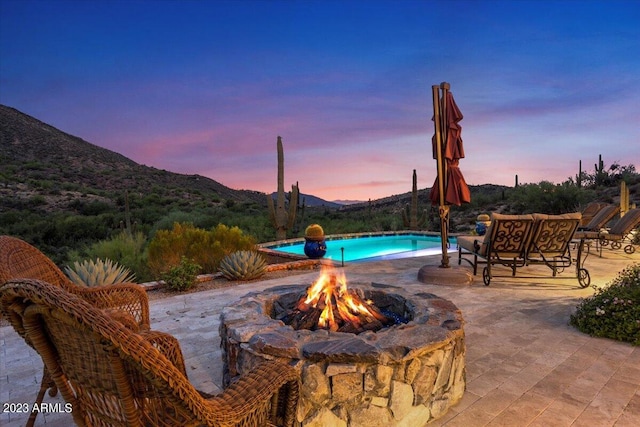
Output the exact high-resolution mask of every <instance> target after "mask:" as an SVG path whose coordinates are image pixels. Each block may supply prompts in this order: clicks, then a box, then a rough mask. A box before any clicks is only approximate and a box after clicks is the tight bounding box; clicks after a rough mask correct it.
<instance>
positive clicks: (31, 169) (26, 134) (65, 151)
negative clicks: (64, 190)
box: [0, 105, 264, 203]
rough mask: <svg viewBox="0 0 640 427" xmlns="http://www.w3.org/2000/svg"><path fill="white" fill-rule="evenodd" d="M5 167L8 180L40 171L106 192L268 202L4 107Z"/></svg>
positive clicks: (1, 155) (0, 131) (0, 153)
mask: <svg viewBox="0 0 640 427" xmlns="http://www.w3.org/2000/svg"><path fill="white" fill-rule="evenodd" d="M0 166H1V167H2V171H3V175H4V178H5V181H9V183H11V182H24V180H25V179H33V178H34V175H35V177H36V178H37V177H40V178H48V179H53V180H59V182H65V183H75V184H82V185H85V186H89V187H94V188H96V189H101V190H111V191H114V190H115V191H124V190H126V189H128V190H130V191H140V192H147V191H150V190H151V189H152V188H153V187H156V188H157V187H158V186H169V187H172V188H174V189H179V188H180V187H183V188H190V189H193V190H198V191H201V192H203V194H209V195H212V194H215V195H218V196H219V197H220V198H223V199H232V200H237V201H255V202H260V203H262V202H264V194H263V193H260V192H256V191H247V190H233V189H231V188H229V187H226V186H224V185H222V184H220V183H219V182H217V181H214V180H212V179H210V178H207V177H203V176H200V175H184V174H177V173H172V172H168V171H164V170H159V169H156V168H153V167H149V166H144V165H140V164H138V163H136V162H134V161H133V160H131V159H129V158H127V157H125V156H123V155H121V154H118V153H116V152H113V151H111V150H107V149H105V148H102V147H98V146H97V145H94V144H91V143H89V142H87V141H85V140H83V139H81V138H78V137H75V136H73V135H69V134H67V133H65V132H63V131H60V130H58V129H56V128H54V127H53V126H50V125H48V124H46V123H43V122H41V121H40V120H37V119H35V118H33V117H31V116H29V115H27V114H24V113H22V112H20V111H18V110H16V109H15V108H11V107H7V106H4V105H0ZM7 175H8V176H7Z"/></svg>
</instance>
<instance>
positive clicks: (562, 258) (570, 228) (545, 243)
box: [526, 212, 591, 288]
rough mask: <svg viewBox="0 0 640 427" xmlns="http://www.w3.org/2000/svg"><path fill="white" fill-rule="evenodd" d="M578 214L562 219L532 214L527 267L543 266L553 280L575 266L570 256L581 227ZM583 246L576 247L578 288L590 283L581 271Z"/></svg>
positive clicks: (579, 214)
mask: <svg viewBox="0 0 640 427" xmlns="http://www.w3.org/2000/svg"><path fill="white" fill-rule="evenodd" d="M581 217H582V214H581V213H580V212H575V213H568V214H562V215H545V214H538V213H536V214H533V219H534V225H533V230H532V237H531V242H530V243H529V248H528V249H527V255H526V258H527V265H530V264H543V265H546V266H547V267H549V268H550V269H551V271H552V275H553V277H556V276H557V274H558V272H559V270H563V269H564V268H567V267H570V266H571V265H573V263H574V258H573V257H572V255H571V243H572V241H573V240H574V236H575V233H576V230H577V229H578V225H579V224H580V219H581ZM582 246H583V245H582V242H580V243H579V246H578V251H577V252H578V253H577V256H576V258H575V263H576V278H577V279H578V283H579V284H580V286H581V287H583V288H586V287H588V286H589V284H590V283H591V277H590V275H589V271H588V270H587V269H586V268H583V267H582Z"/></svg>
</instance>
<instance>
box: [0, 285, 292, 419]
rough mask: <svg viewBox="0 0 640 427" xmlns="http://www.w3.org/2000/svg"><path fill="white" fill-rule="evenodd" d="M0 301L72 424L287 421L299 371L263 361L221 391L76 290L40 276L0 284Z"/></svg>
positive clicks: (290, 415) (287, 366) (290, 412)
mask: <svg viewBox="0 0 640 427" xmlns="http://www.w3.org/2000/svg"><path fill="white" fill-rule="evenodd" d="M0 307H1V309H2V311H3V312H5V313H8V314H9V315H10V316H11V317H12V318H14V319H15V321H19V322H22V329H23V330H24V331H25V336H26V338H25V339H28V340H29V342H30V343H31V344H32V345H33V346H34V348H35V349H36V350H37V351H38V353H40V355H41V356H42V359H43V360H44V362H45V364H46V366H47V368H48V370H49V372H51V377H52V378H53V380H54V381H55V383H56V385H57V386H58V389H59V390H60V393H61V394H62V396H63V397H64V399H65V400H66V402H68V403H70V404H71V405H72V408H73V411H72V412H71V415H72V416H73V420H74V421H75V423H76V424H77V425H80V426H89V425H101V426H143V425H153V426H187V425H188V426H195V425H206V426H271V425H279V426H292V425H293V423H294V421H295V412H296V406H297V401H298V387H299V382H298V378H299V376H298V373H297V372H296V370H295V369H294V368H293V367H291V366H289V365H286V364H283V363H281V362H276V361H269V362H265V363H263V364H260V365H258V366H257V367H256V368H255V369H254V370H252V371H251V372H249V373H248V374H246V375H243V376H241V377H240V378H239V379H238V380H237V381H236V382H234V383H232V384H231V385H230V386H229V387H228V388H227V389H226V390H225V391H224V392H223V393H221V394H219V395H217V396H208V395H205V394H203V393H200V392H199V391H197V390H196V389H195V388H194V387H193V385H192V384H191V383H190V382H189V380H188V379H187V377H186V375H185V373H184V371H182V370H181V369H179V368H177V367H176V366H175V364H174V363H173V362H172V361H171V360H170V358H168V357H167V356H166V355H165V354H163V352H162V351H161V350H160V349H158V348H157V347H155V346H153V345H152V344H150V343H149V342H148V341H147V340H146V339H145V337H144V336H143V335H142V334H139V333H136V332H135V331H132V330H131V329H129V328H128V327H126V326H124V325H123V324H122V323H121V322H119V321H117V320H115V319H113V318H112V317H110V316H109V315H108V314H107V313H105V311H104V310H101V309H99V308H96V307H95V306H93V305H91V304H89V303H88V302H87V301H85V300H84V299H83V298H81V297H80V296H79V295H77V294H73V293H69V292H67V291H65V290H64V289H63V288H61V287H57V286H53V285H51V284H49V283H46V282H43V281H39V280H28V279H18V280H12V281H9V282H7V283H5V284H4V285H2V286H1V287H0Z"/></svg>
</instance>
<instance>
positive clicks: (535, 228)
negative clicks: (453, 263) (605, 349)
mask: <svg viewBox="0 0 640 427" xmlns="http://www.w3.org/2000/svg"><path fill="white" fill-rule="evenodd" d="M580 218H581V214H580V213H579V212H577V213H572V214H564V215H544V214H533V215H501V214H496V213H494V214H492V215H491V225H490V226H489V229H488V230H487V233H486V234H485V236H484V238H482V240H479V239H478V236H458V264H461V262H462V260H463V259H464V260H465V261H467V262H469V263H470V264H471V265H472V266H473V274H474V275H476V274H477V267H478V264H480V263H482V264H486V267H485V268H484V269H483V271H482V280H483V282H484V284H485V285H486V286H488V285H489V284H490V283H491V279H492V278H493V274H492V265H504V266H507V267H510V268H511V272H512V276H515V275H516V270H517V269H518V268H521V267H525V266H528V265H531V264H544V265H546V266H547V267H549V268H550V269H551V270H552V275H553V277H556V275H557V273H558V271H559V270H560V269H564V268H566V267H569V266H571V265H572V263H573V258H572V256H571V251H570V243H571V241H572V239H573V238H574V234H575V231H576V229H577V227H578V224H579V223H580ZM581 249H582V244H580V246H579V249H578V257H577V259H576V263H577V264H576V277H577V279H578V283H579V284H580V286H582V287H587V286H589V283H590V277H589V272H588V271H587V270H586V269H584V268H582V267H581V264H580V259H581V255H582V253H581ZM465 255H472V256H473V261H471V260H469V259H468V258H465V257H464V256H465ZM479 259H483V260H484V261H479Z"/></svg>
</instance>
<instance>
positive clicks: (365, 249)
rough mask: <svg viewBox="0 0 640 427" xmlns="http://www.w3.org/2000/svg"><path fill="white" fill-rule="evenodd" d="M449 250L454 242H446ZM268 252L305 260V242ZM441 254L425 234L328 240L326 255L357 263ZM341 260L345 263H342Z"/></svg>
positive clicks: (435, 238) (437, 243) (436, 238)
mask: <svg viewBox="0 0 640 427" xmlns="http://www.w3.org/2000/svg"><path fill="white" fill-rule="evenodd" d="M449 242H450V245H449V250H450V251H451V250H453V249H454V247H455V242H454V241H452V240H451V239H450V240H449ZM268 248H269V249H272V250H276V251H280V252H287V253H291V254H296V255H302V256H304V241H302V242H296V243H290V244H283V245H277V246H269V247H268ZM439 253H442V246H441V244H440V237H439V236H429V235H425V234H394V235H384V236H361V237H350V238H338V239H332V238H331V237H329V236H328V237H327V254H326V255H325V256H324V258H330V259H332V260H334V261H338V262H340V261H345V262H357V261H372V260H381V259H395V258H407V257H414V256H426V255H436V254H439ZM343 256H344V259H343Z"/></svg>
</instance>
